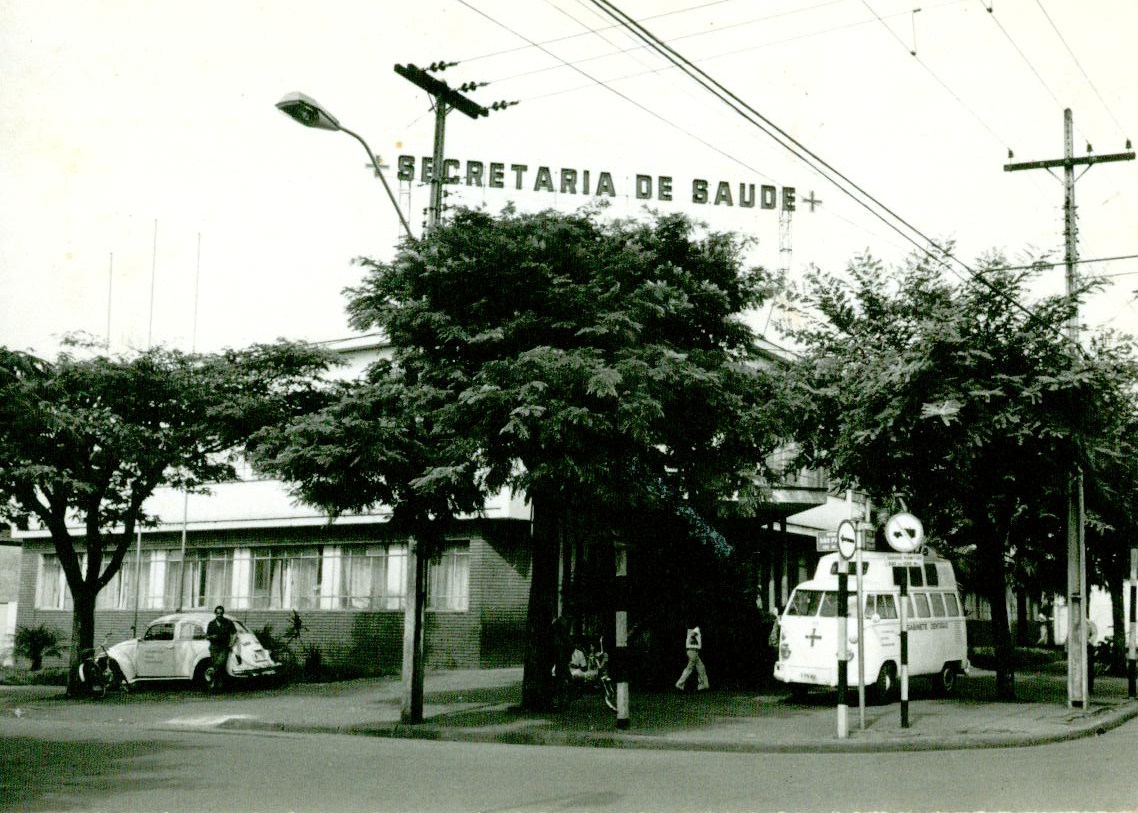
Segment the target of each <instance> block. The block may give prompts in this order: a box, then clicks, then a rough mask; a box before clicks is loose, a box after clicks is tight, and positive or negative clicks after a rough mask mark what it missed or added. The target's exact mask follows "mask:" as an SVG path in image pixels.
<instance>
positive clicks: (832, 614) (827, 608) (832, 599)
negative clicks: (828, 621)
mask: <svg viewBox="0 0 1138 813" xmlns="http://www.w3.org/2000/svg"><path fill="white" fill-rule="evenodd" d="M818 615H820V616H821V617H822V618H837V617H838V592H837V591H836V590H827V591H826V592H824V593H823V594H822V606H821V607H820V608H819V612H818ZM846 617H847V618H856V617H857V593H854V592H850V593H849V594H848V595H847V596H846Z"/></svg>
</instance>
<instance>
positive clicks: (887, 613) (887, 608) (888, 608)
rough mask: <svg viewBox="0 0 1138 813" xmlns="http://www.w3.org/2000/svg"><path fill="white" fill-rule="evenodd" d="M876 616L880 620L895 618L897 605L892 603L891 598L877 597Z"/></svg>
mask: <svg viewBox="0 0 1138 813" xmlns="http://www.w3.org/2000/svg"><path fill="white" fill-rule="evenodd" d="M877 614H878V615H879V616H880V617H881V618H896V617H897V604H896V603H895V602H894V601H893V596H885V595H882V596H878V597H877Z"/></svg>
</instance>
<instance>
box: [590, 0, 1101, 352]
mask: <svg viewBox="0 0 1138 813" xmlns="http://www.w3.org/2000/svg"><path fill="white" fill-rule="evenodd" d="M591 2H593V3H594V4H595V5H597V6H598V7H599V8H602V9H603V10H604V11H605V12H606V13H608V14H609V16H611V17H612V18H613V19H614V20H616V21H618V22H620V23H621V24H622V25H626V26H627V27H628V28H629V29H630V30H632V31H634V32H635V33H636V34H637V36H639V37H640V38H641V39H642V40H644V41H645V42H647V43H648V44H649V45H650V46H651V47H652V48H653V49H655V50H656V51H657V52H659V53H661V54H662V55H664V56H665V57H666V58H668V59H669V60H670V61H672V62H674V63H675V64H676V65H677V66H678V67H680V69H681V70H683V71H684V73H686V74H687V75H688V76H689V77H690V78H692V79H694V80H695V81H696V82H698V83H699V84H700V85H702V86H703V87H704V88H706V89H707V90H708V91H709V92H711V93H712V94H713V95H715V96H716V97H717V98H719V99H720V100H721V101H723V102H724V103H725V104H727V105H728V107H730V108H731V109H733V110H735V111H736V112H737V113H739V114H740V115H743V116H744V118H748V117H747V116H746V115H745V114H744V113H743V112H742V111H741V110H740V107H739V106H741V107H742V108H745V109H746V110H747V111H748V112H749V113H750V114H751V115H753V116H754V117H755V118H756V119H758V121H755V120H752V119H750V118H748V120H749V121H751V123H752V124H754V126H756V127H758V128H759V129H761V130H763V132H765V133H767V135H769V136H770V137H771V138H772V139H773V140H774V141H775V142H776V143H778V144H779V145H780V146H782V147H783V148H784V149H786V150H787V151H789V152H791V154H793V155H795V156H796V157H798V158H799V159H800V160H802V161H803V162H804V163H805V164H806V165H807V166H809V167H810V168H811V169H813V170H814V171H815V172H817V173H818V174H819V175H820V176H822V177H823V178H825V179H826V180H828V181H830V183H832V184H834V186H835V187H836V188H837V189H838V190H839V191H841V192H842V193H843V194H845V195H847V196H848V197H849V198H850V199H852V200H853V201H854V202H855V203H858V204H859V205H860V206H862V207H863V208H865V209H866V210H867V211H869V212H870V213H871V214H872V215H873V216H874V217H876V218H878V219H879V220H880V221H881V222H882V223H884V224H885V225H886V226H887V227H889V228H890V229H892V230H893V231H895V232H897V233H898V234H899V235H901V237H903V238H904V239H905V240H907V241H908V242H910V243H912V244H913V245H914V246H915V247H916V248H917V249H918V250H920V251H923V252H925V253H926V254H928V255H929V257H930V259H932V260H934V261H935V262H937V263H938V264H940V265H941V266H942V267H944V268H945V269H947V270H950V271H952V272H953V273H957V272H956V271H955V269H953V268H952V267H951V266H950V265H949V264H948V262H946V261H945V260H943V259H941V258H940V257H937V256H936V255H935V254H933V253H932V252H930V251H929V249H928V246H931V247H933V248H935V249H936V250H937V252H939V253H940V254H942V255H944V256H945V257H947V258H948V259H949V260H952V261H953V262H955V263H956V264H957V265H959V266H960V267H961V268H963V269H964V270H965V271H966V272H967V273H968V274H969V276H971V277H972V279H974V280H976V281H977V282H980V283H981V284H983V285H985V286H987V287H988V288H989V289H990V290H991V291H992V292H993V293H996V294H997V295H999V296H1002V297H1003V298H1005V299H1006V300H1007V301H1008V302H1009V303H1010V304H1011V305H1012V306H1013V307H1015V308H1017V309H1019V310H1021V311H1023V312H1024V313H1025V314H1026V315H1027V316H1028V318H1029V319H1031V320H1032V321H1039V317H1038V316H1037V315H1036V314H1035V313H1034V312H1033V311H1032V310H1031V309H1029V308H1027V307H1026V306H1024V305H1023V304H1022V303H1020V302H1018V301H1017V300H1016V299H1014V298H1013V297H1011V296H1009V295H1007V294H1006V293H1004V292H1003V291H1000V290H999V289H998V288H996V287H995V286H994V285H993V284H992V283H991V282H989V281H988V280H986V279H984V277H983V276H982V275H981V274H979V273H977V272H976V271H975V270H974V269H973V268H971V267H970V266H969V265H968V264H967V263H965V262H963V261H962V260H960V259H959V258H957V257H955V256H953V255H952V253H951V252H949V251H948V250H947V249H945V248H944V247H942V246H940V245H938V244H937V243H936V242H935V241H934V240H932V239H931V238H930V237H928V236H927V235H925V234H924V233H923V232H921V231H920V230H919V229H917V228H916V227H915V226H913V225H912V224H910V223H909V222H908V221H906V220H905V219H904V218H902V217H901V216H900V215H898V214H897V213H896V212H894V211H893V210H892V209H890V208H889V207H887V206H886V205H885V204H883V203H882V202H881V201H879V200H877V199H876V198H875V197H873V196H872V195H870V194H869V193H868V192H866V191H865V190H864V189H862V188H861V187H860V186H858V185H857V184H856V183H854V182H853V181H851V180H850V179H849V178H848V177H846V176H845V175H843V174H842V173H841V172H839V171H838V170H836V169H835V168H834V167H833V166H831V165H830V164H829V163H827V162H826V161H825V160H824V159H822V158H821V157H820V156H818V155H817V154H815V153H814V152H812V151H810V150H809V149H808V148H806V147H805V146H804V145H802V144H801V143H800V142H798V141H797V139H795V138H794V137H793V136H791V135H790V134H789V133H787V132H786V131H785V130H783V129H781V128H780V127H778V126H777V125H776V124H774V123H773V122H772V121H770V119H768V118H766V117H765V116H763V115H762V114H761V113H759V112H758V111H757V110H755V109H754V108H753V107H751V106H750V105H748V104H747V103H746V102H743V101H742V100H741V99H739V97H738V96H736V95H735V94H734V93H733V92H731V91H730V90H728V89H727V88H726V87H724V86H723V85H722V84H721V83H719V82H718V81H717V80H715V79H713V78H712V77H710V76H709V75H708V74H707V73H706V72H704V71H703V70H702V69H700V68H699V67H698V66H696V65H694V64H693V63H691V61H690V60H688V59H687V58H686V57H684V56H683V55H681V54H679V53H678V52H676V51H675V50H674V49H673V48H671V47H670V46H668V45H667V44H666V43H664V42H663V41H661V40H660V39H659V38H658V37H656V36H655V35H654V34H652V33H651V32H650V31H648V29H646V28H645V27H644V26H642V25H641V24H640V23H639V22H637V21H636V20H635V19H634V18H632V17H630V16H629V15H628V14H626V13H625V12H623V11H621V10H620V9H619V8H617V7H616V6H615V5H614V4H612V3H611V2H609V0H591ZM863 2H864V0H863ZM870 10H871V11H872V9H870ZM886 27H888V26H886ZM681 62H682V63H683V64H681ZM693 71H695V73H693ZM696 73H698V74H699V75H698V76H697V75H696ZM737 105H738V106H737ZM760 122H761V123H760ZM768 127H769V128H770V129H768ZM772 129H773V130H774V131H776V132H777V133H778V134H779V136H781V139H780V138H779V137H776V136H775V135H774V133H772V132H771V130H772ZM782 139H785V141H784V140H782ZM786 142H789V144H788V143H786ZM791 145H793V146H791ZM800 150H801V152H800ZM803 152H804V153H806V154H807V155H809V156H810V158H811V159H813V161H816V162H817V163H818V164H821V166H823V167H825V168H826V169H827V170H829V171H830V172H833V173H834V174H835V175H837V176H838V177H840V178H841V179H842V180H843V181H845V182H846V183H848V184H849V185H850V186H851V187H853V189H855V190H857V191H858V192H859V193H860V194H861V195H863V196H864V197H866V198H868V199H869V200H870V201H872V202H873V203H874V204H875V205H876V206H877V207H878V208H879V209H881V211H883V212H886V213H888V214H889V216H890V217H892V218H893V219H894V220H896V221H897V222H898V223H900V224H902V225H904V226H905V228H907V229H909V230H910V231H912V232H913V233H914V234H916V235H918V236H919V237H920V238H921V239H922V240H924V241H925V243H926V244H927V246H926V245H922V244H921V243H920V242H918V241H917V240H915V239H913V238H912V237H911V236H910V235H908V234H906V233H905V232H904V231H903V230H901V229H900V228H899V227H898V226H897V225H896V224H894V223H893V222H890V221H889V220H888V219H886V218H885V216H884V215H882V214H881V212H879V211H877V210H875V209H874V208H873V207H871V206H869V205H868V204H867V203H866V202H865V201H863V200H861V199H859V198H858V197H857V196H856V195H854V194H853V192H851V191H850V190H849V189H847V188H846V187H845V186H843V185H842V184H840V183H838V182H837V181H835V180H834V179H833V178H832V177H831V176H830V175H828V174H827V173H826V172H825V171H823V170H822V169H820V168H819V166H817V165H816V164H815V163H813V161H811V160H809V159H807V158H805V157H804V156H803V154H802V153H803ZM1061 335H1062V334H1061ZM1075 347H1076V349H1077V350H1079V351H1080V352H1081V351H1082V348H1081V347H1079V346H1078V345H1077V344H1076V345H1075Z"/></svg>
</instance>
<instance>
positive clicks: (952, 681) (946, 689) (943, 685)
mask: <svg viewBox="0 0 1138 813" xmlns="http://www.w3.org/2000/svg"><path fill="white" fill-rule="evenodd" d="M956 675H957V669H956V664H954V663H946V664H945V665H944V666H943V667H942V668H941V670H940V674H939V675H938V676H937V679H936V691H937V694H939V695H941V696H942V697H950V696H951V695H952V693H953V692H954V691H956Z"/></svg>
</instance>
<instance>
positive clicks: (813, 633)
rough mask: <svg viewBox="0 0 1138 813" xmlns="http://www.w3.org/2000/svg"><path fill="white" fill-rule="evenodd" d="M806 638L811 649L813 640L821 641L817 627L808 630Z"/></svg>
mask: <svg viewBox="0 0 1138 813" xmlns="http://www.w3.org/2000/svg"><path fill="white" fill-rule="evenodd" d="M806 640H807V641H809V642H810V648H811V649H813V648H814V642H815V641H821V640H822V636H821V635H819V634H818V630H817V629H812V630H810V634H809V635H807V636H806Z"/></svg>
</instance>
